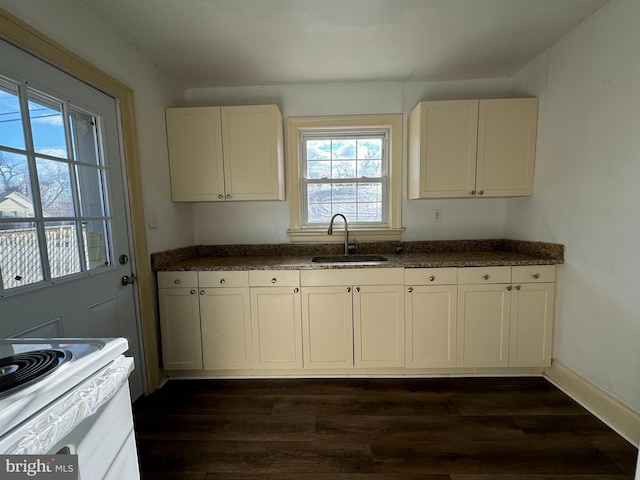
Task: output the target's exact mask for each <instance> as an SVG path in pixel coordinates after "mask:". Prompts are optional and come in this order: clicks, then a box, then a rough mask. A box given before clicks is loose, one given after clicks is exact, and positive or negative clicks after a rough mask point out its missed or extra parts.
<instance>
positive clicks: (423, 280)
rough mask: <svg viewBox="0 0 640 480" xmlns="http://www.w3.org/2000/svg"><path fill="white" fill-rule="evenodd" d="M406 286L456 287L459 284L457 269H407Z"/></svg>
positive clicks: (405, 272) (405, 274) (405, 275)
mask: <svg viewBox="0 0 640 480" xmlns="http://www.w3.org/2000/svg"><path fill="white" fill-rule="evenodd" d="M404 283H405V285H455V284H456V283H458V269H457V268H407V269H406V270H405V271H404Z"/></svg>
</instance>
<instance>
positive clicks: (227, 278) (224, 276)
mask: <svg viewBox="0 0 640 480" xmlns="http://www.w3.org/2000/svg"><path fill="white" fill-rule="evenodd" d="M198 286H200V287H201V288H202V287H204V288H214V287H248V286H249V272H228V271H218V272H198Z"/></svg>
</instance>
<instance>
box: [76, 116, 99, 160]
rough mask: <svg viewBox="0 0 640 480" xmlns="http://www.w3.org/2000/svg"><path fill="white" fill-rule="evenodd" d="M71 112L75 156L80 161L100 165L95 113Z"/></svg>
mask: <svg viewBox="0 0 640 480" xmlns="http://www.w3.org/2000/svg"><path fill="white" fill-rule="evenodd" d="M70 110H72V111H71V113H70V114H69V124H70V126H71V141H72V143H73V153H74V158H75V160H77V161H78V162H84V163H93V164H95V165H100V155H99V150H98V137H97V125H96V119H95V117H94V116H93V115H88V114H86V113H84V112H79V111H73V109H70Z"/></svg>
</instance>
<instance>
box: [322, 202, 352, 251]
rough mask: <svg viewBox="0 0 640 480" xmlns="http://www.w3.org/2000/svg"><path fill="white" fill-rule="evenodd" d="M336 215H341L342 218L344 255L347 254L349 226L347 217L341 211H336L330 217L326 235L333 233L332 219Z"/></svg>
mask: <svg viewBox="0 0 640 480" xmlns="http://www.w3.org/2000/svg"><path fill="white" fill-rule="evenodd" d="M336 217H342V219H343V220H344V256H345V257H346V256H347V255H349V226H348V225H347V217H345V216H344V215H343V214H341V213H336V214H335V215H334V216H333V217H331V222H330V223H329V230H327V235H333V221H334V220H335V219H336Z"/></svg>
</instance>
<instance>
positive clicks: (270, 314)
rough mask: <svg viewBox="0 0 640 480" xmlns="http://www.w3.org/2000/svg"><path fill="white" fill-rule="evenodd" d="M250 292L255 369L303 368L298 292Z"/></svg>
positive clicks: (283, 289)
mask: <svg viewBox="0 0 640 480" xmlns="http://www.w3.org/2000/svg"><path fill="white" fill-rule="evenodd" d="M250 290H251V333H252V338H253V366H254V368H302V332H301V323H302V311H301V310H302V307H301V304H300V293H299V292H300V289H299V288H298V287H258V288H251V289H250Z"/></svg>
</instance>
